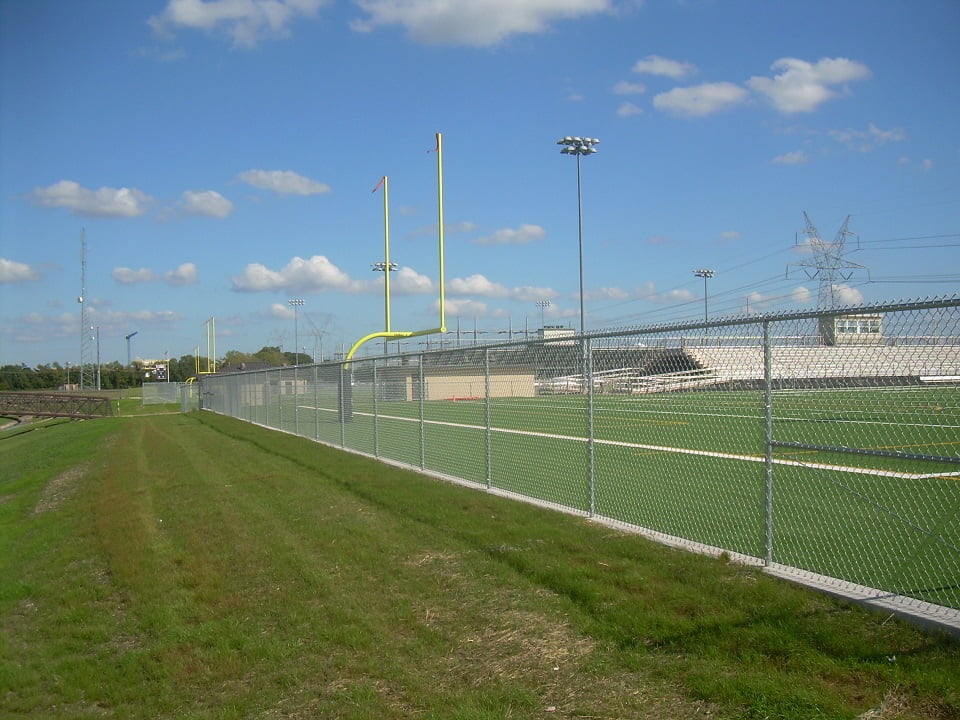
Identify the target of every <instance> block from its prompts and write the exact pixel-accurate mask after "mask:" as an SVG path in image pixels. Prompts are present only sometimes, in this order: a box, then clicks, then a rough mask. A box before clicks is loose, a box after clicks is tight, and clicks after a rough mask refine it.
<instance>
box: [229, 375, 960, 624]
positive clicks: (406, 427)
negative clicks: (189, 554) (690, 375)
mask: <svg viewBox="0 0 960 720" xmlns="http://www.w3.org/2000/svg"><path fill="white" fill-rule="evenodd" d="M585 403H586V399H585V398H584V397H583V396H579V395H573V396H569V395H568V396H549V397H537V398H495V399H493V400H491V402H490V405H489V407H488V406H487V404H486V403H485V401H483V400H472V401H460V402H448V401H433V402H426V403H423V405H422V406H421V404H420V403H418V402H397V401H383V400H377V401H376V402H375V398H374V395H373V392H372V387H371V386H363V385H358V386H356V387H355V388H354V392H353V410H354V412H353V418H352V420H351V421H350V422H349V423H346V424H344V425H341V424H340V422H339V420H338V413H337V411H336V408H337V397H336V386H335V385H332V384H329V383H328V384H320V385H318V386H317V387H316V390H315V391H314V390H313V389H311V388H309V387H308V388H307V389H306V391H305V392H304V393H302V394H301V395H299V396H298V397H297V398H295V397H294V396H293V395H292V394H282V395H275V396H274V397H273V398H272V402H271V403H270V404H269V405H260V406H252V407H249V408H245V409H243V410H242V411H241V414H242V416H243V417H244V418H245V419H249V420H253V421H255V422H258V423H261V424H266V425H270V426H273V427H278V428H282V429H284V430H286V431H288V432H299V433H300V434H301V435H305V436H307V437H311V438H315V439H319V440H322V441H324V442H327V443H331V444H333V445H342V446H345V447H349V448H352V449H355V450H360V451H362V452H365V453H369V454H371V455H375V456H378V457H383V458H390V459H392V460H396V461H399V462H402V463H406V464H408V465H412V466H414V467H423V468H425V469H429V470H430V471H433V472H437V473H442V474H448V475H453V476H457V477H460V478H463V479H466V480H470V481H473V482H476V483H479V484H490V485H491V486H494V487H497V488H501V489H504V490H508V491H512V492H516V493H519V494H522V495H525V496H529V497H532V498H537V499H540V500H544V501H547V502H551V503H556V504H559V505H563V506H566V507H570V508H575V509H579V510H582V511H584V512H587V511H589V510H590V509H591V507H592V509H593V510H594V512H595V513H596V514H599V515H602V516H605V517H610V518H614V519H617V520H621V521H624V522H627V523H630V524H634V525H639V526H642V527H646V528H650V529H654V530H657V531H659V532H662V533H666V534H669V535H674V536H678V537H682V538H685V539H688V540H693V541H696V542H700V543H703V544H706V545H711V546H715V547H721V548H726V549H728V550H730V551H734V552H739V553H743V554H746V555H751V556H754V557H760V558H764V557H766V554H767V546H766V545H767V536H766V502H767V478H766V469H765V466H764V464H763V460H764V442H765V420H764V397H763V394H762V393H761V392H759V391H756V392H729V391H728V392H723V391H715V390H707V391H699V392H686V393H669V394H656V395H646V396H622V395H621V396H605V395H599V396H597V397H596V398H595V400H594V424H593V432H594V437H595V438H596V443H595V448H594V470H595V473H594V483H593V487H592V494H591V486H590V482H589V473H588V468H589V459H588V454H587V453H588V448H587V443H586V437H587V435H588V432H587V422H586V411H585ZM773 410H774V420H773V435H774V438H775V439H776V440H778V441H781V442H794V443H803V444H805V445H808V446H809V445H820V446H826V447H834V448H839V447H845V448H854V449H858V450H862V451H868V452H871V451H872V452H877V453H906V454H910V455H924V456H931V457H932V456H940V457H944V458H948V459H949V460H952V461H953V462H950V461H935V460H918V459H908V458H905V457H887V456H883V455H879V454H878V455H870V454H864V453H851V452H835V451H827V450H812V449H809V448H786V447H784V448H776V449H775V452H774V457H773V461H774V468H773V486H772V502H773V518H772V520H773V543H772V548H771V555H772V558H773V560H774V561H775V562H778V563H782V564H785V565H791V566H794V567H798V568H802V569H804V570H808V571H811V572H815V573H819V574H823V575H829V576H832V577H837V578H841V579H844V580H848V581H851V582H854V583H857V584H860V585H865V586H868V587H874V588H879V589H881V590H884V591H890V592H895V593H899V594H903V595H907V596H910V597H915V598H918V599H921V600H925V601H928V602H932V603H936V604H939V605H945V606H948V607H953V608H960V580H958V579H960V464H958V463H957V462H955V461H956V460H957V459H960V390H958V388H956V387H950V386H940V387H888V388H872V389H851V388H846V389H832V390H827V389H821V390H815V389H808V390H803V391H796V390H791V391H779V392H776V393H775V394H774V397H773ZM421 413H422V416H423V425H422V426H421V423H420V417H421ZM488 421H489V423H488ZM488 424H489V432H488V427H487V426H488Z"/></svg>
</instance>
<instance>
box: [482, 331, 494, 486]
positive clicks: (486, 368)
mask: <svg viewBox="0 0 960 720" xmlns="http://www.w3.org/2000/svg"><path fill="white" fill-rule="evenodd" d="M483 379H484V393H483V394H484V399H485V403H484V405H485V406H486V407H485V411H486V418H485V420H486V426H487V490H489V489H490V487H491V485H492V484H493V467H492V464H493V459H492V454H491V452H492V451H491V447H490V443H491V436H492V433H491V430H490V348H484V350H483Z"/></svg>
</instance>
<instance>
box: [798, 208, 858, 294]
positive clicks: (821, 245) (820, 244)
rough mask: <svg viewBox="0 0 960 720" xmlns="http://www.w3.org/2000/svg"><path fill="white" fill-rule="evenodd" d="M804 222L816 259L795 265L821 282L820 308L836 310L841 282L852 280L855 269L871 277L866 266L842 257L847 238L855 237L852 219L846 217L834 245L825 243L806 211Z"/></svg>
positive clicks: (808, 275) (812, 278)
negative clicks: (864, 271)
mask: <svg viewBox="0 0 960 720" xmlns="http://www.w3.org/2000/svg"><path fill="white" fill-rule="evenodd" d="M803 219H804V221H805V223H806V226H807V227H806V234H807V241H808V242H809V244H810V252H811V253H813V258H812V259H811V260H803V261H801V262H797V263H794V265H797V266H799V267H802V268H803V269H804V272H806V274H807V277H808V278H810V279H811V280H819V281H820V291H819V293H818V295H817V305H818V307H821V308H833V307H836V306H837V304H838V303H837V292H838V289H839V285H840V283H842V282H847V281H848V280H850V278H851V277H853V272H854V271H855V270H866V271H867V275H868V278H869V273H870V270H869V269H868V268H867V267H866V266H865V265H859V264H857V263H855V262H850V261H849V260H847V259H846V258H844V256H843V254H844V245H845V244H846V240H847V237H850V236H853V237H856V234H855V233H854V232H852V231H851V230H850V229H849V225H850V216H849V215H847V218H846V219H845V220H844V221H843V225H842V226H841V227H840V230H838V231H837V236H836V237H835V238H834V240H833V242H832V243H828V242H825V241H824V240H823V239H822V238H821V237H820V232H819V231H818V230H817V228H816V226H815V225H814V224H813V222H812V221H811V220H810V216H809V215H807V213H806V212H804V213H803Z"/></svg>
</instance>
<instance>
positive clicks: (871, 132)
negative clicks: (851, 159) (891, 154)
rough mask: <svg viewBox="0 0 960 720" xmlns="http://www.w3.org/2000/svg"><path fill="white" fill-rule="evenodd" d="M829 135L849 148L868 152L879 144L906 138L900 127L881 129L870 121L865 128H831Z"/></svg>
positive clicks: (900, 140)
mask: <svg viewBox="0 0 960 720" xmlns="http://www.w3.org/2000/svg"><path fill="white" fill-rule="evenodd" d="M830 137H832V138H833V139H834V140H836V141H837V142H838V143H841V144H843V145H846V146H847V147H848V148H849V149H851V150H856V151H858V152H870V151H871V150H874V149H876V148H877V147H879V146H880V145H886V144H887V143H891V142H902V141H903V140H906V139H907V134H906V133H905V132H904V131H903V130H901V129H900V128H894V129H892V130H881V129H880V128H878V127H877V126H876V125H874V124H873V123H870V124H869V125H868V126H867V129H866V130H852V129H848V130H831V131H830Z"/></svg>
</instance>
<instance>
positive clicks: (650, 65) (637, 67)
mask: <svg viewBox="0 0 960 720" xmlns="http://www.w3.org/2000/svg"><path fill="white" fill-rule="evenodd" d="M633 71H634V72H635V73H641V74H644V75H659V76H662V77H668V78H673V79H674V80H680V79H682V78H685V77H688V76H689V75H693V74H694V73H696V72H697V66H696V65H694V64H692V63H687V62H679V61H678V60H669V59H667V58H665V57H660V56H659V55H647V57H645V58H643V60H638V61H637V62H636V64H634V66H633Z"/></svg>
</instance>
